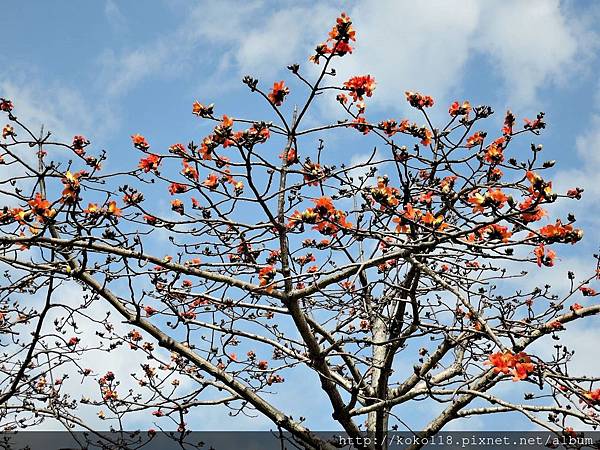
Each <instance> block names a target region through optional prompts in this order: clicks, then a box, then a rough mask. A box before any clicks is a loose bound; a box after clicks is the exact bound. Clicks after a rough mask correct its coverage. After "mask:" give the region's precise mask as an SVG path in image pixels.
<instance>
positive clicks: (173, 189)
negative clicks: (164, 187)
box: [169, 183, 187, 195]
mask: <svg viewBox="0 0 600 450" xmlns="http://www.w3.org/2000/svg"><path fill="white" fill-rule="evenodd" d="M185 191H187V186H186V185H184V184H179V183H171V185H170V186H169V193H170V194H171V195H175V194H182V193H184V192H185Z"/></svg>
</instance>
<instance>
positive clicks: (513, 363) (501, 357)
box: [485, 350, 535, 381]
mask: <svg viewBox="0 0 600 450" xmlns="http://www.w3.org/2000/svg"><path fill="white" fill-rule="evenodd" d="M485 364H486V365H489V366H493V367H494V372H496V373H503V374H505V375H508V374H511V375H512V376H513V381H520V380H524V379H526V378H527V377H528V376H529V374H531V373H533V371H534V370H535V364H533V363H532V362H531V358H530V357H529V355H527V354H526V353H524V352H520V353H517V354H514V353H513V352H511V351H509V350H507V351H505V352H497V353H493V354H491V355H490V356H489V358H488V360H487V361H486V363H485Z"/></svg>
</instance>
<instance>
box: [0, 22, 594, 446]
mask: <svg viewBox="0 0 600 450" xmlns="http://www.w3.org/2000/svg"><path fill="white" fill-rule="evenodd" d="M354 41H355V31H354V29H353V28H352V22H351V20H350V18H349V17H348V16H347V15H345V14H342V15H341V16H340V17H339V18H338V19H337V22H336V24H335V25H334V27H333V29H332V30H331V32H330V33H329V37H328V39H327V40H326V41H325V42H324V43H322V44H320V45H318V46H317V47H316V50H315V54H314V55H313V56H311V57H310V60H311V63H312V64H315V65H316V68H317V69H319V70H318V73H317V75H316V77H315V78H314V79H313V78H312V77H311V76H309V75H306V74H304V73H303V71H301V68H300V66H299V65H291V66H289V67H288V69H289V70H290V72H291V75H290V77H291V78H293V79H295V80H296V81H297V83H296V84H297V88H296V89H295V93H294V94H295V95H297V96H298V98H302V100H301V101H298V103H296V105H298V106H295V107H292V102H291V101H290V97H288V95H290V89H289V87H288V85H287V84H286V83H285V82H284V81H280V82H276V83H274V84H273V87H272V88H269V87H267V88H266V89H263V87H262V85H261V84H260V83H259V81H258V80H256V79H254V78H252V77H246V78H244V80H243V82H244V83H245V84H246V85H247V86H248V87H249V88H250V91H251V92H252V93H253V94H255V95H256V96H257V97H258V98H260V99H262V100H264V101H265V102H266V103H267V104H268V105H270V107H271V110H272V114H271V115H270V117H268V118H267V119H266V120H264V121H262V120H255V119H243V118H239V117H235V116H228V115H221V114H220V113H219V114H217V113H216V112H215V111H216V107H214V106H213V105H212V104H210V105H205V104H201V103H199V102H195V103H194V104H193V114H195V115H196V116H198V119H199V120H201V121H203V122H204V123H213V124H214V126H213V128H212V131H211V132H210V133H208V135H206V136H204V137H202V138H201V139H200V140H189V142H188V143H187V144H182V143H176V142H177V141H178V140H182V139H184V138H183V137H181V136H173V138H172V139H173V142H174V143H173V145H171V146H170V147H169V148H168V149H160V148H155V147H154V146H152V145H151V144H150V143H149V142H148V140H147V139H146V138H145V137H144V136H142V135H140V134H133V136H132V141H133V149H132V150H131V151H132V152H139V153H140V157H139V158H140V160H139V165H138V166H137V167H129V168H124V167H118V170H115V171H113V172H111V173H105V171H103V170H102V163H103V162H104V160H105V159H107V158H109V157H112V159H111V161H113V164H112V166H113V167H114V166H119V164H118V161H116V164H115V160H118V156H117V155H111V154H110V153H111V152H110V151H109V152H107V153H95V155H96V156H93V155H94V152H93V151H92V150H91V148H92V147H91V144H90V142H89V141H88V140H87V139H86V138H85V137H83V136H75V137H74V138H73V141H72V142H70V143H61V142H55V141H53V139H52V138H51V135H50V133H46V134H38V133H37V132H36V131H35V130H31V129H30V128H28V126H27V125H25V124H24V123H23V122H22V121H21V120H20V119H18V117H17V115H16V111H17V109H15V110H13V103H12V102H11V101H10V100H7V99H2V100H1V103H0V109H1V110H2V111H4V112H5V113H6V115H7V118H8V121H9V124H8V125H6V126H5V127H4V129H3V131H2V138H3V141H2V143H1V144H0V147H1V151H2V155H1V157H2V163H3V164H4V169H3V172H2V173H3V179H2V197H3V198H2V202H3V203H4V206H3V209H2V210H1V212H0V230H1V233H0V245H1V249H2V250H1V257H0V261H1V262H2V265H3V267H4V270H5V272H4V277H3V281H2V286H1V288H0V293H1V299H0V302H1V303H0V309H1V312H0V332H1V333H2V345H3V353H2V355H1V359H2V362H1V365H0V367H1V372H2V381H1V382H0V387H1V389H2V390H1V394H0V398H1V400H0V405H2V406H1V407H0V411H1V413H0V416H1V417H2V422H3V426H4V427H5V428H25V427H28V426H31V425H33V424H36V423H39V422H40V421H41V420H42V419H44V418H54V419H57V420H60V421H61V422H63V423H64V424H65V425H66V426H73V425H77V426H79V427H83V428H85V427H89V426H90V425H89V424H88V423H86V422H85V421H84V420H83V419H82V418H81V416H82V415H81V414H80V412H81V410H82V409H83V408H95V411H96V412H97V414H98V416H99V417H100V418H102V419H104V420H106V421H107V423H108V424H110V426H111V427H117V428H118V427H119V426H123V424H124V423H126V422H124V418H125V417H126V416H127V415H129V414H132V415H134V414H136V415H145V417H147V421H148V422H152V423H155V424H156V425H155V427H160V428H166V429H174V428H177V429H178V432H180V433H186V432H187V431H188V430H191V429H194V423H193V422H191V423H188V421H187V420H186V416H188V414H190V413H191V412H193V411H194V410H195V409H197V408H202V407H205V408H215V407H217V406H216V405H221V407H227V408H230V410H231V413H232V414H239V413H247V414H260V415H262V416H265V417H267V418H268V419H270V420H271V421H272V422H273V426H274V427H276V428H278V429H280V430H283V431H287V432H289V433H291V434H292V436H293V437H294V438H295V439H296V440H297V441H298V442H299V443H300V444H301V445H303V446H304V447H306V448H323V449H325V448H333V444H331V443H329V442H326V441H324V440H321V439H320V438H319V437H317V436H316V435H315V434H314V433H313V432H312V431H311V429H310V427H309V423H310V422H311V421H314V420H315V418H314V417H312V418H311V417H308V419H307V420H304V419H300V418H298V417H293V412H292V411H285V410H281V409H279V408H278V407H277V406H276V405H277V403H278V402H277V399H278V397H277V396H275V395H273V394H274V393H279V395H280V396H283V395H285V391H286V389H285V388H286V379H287V380H290V379H293V378H294V377H298V376H302V377H306V376H312V377H313V378H312V379H314V381H315V383H314V390H315V395H316V396H318V393H319V392H320V393H321V395H322V396H323V397H324V398H325V399H327V402H328V404H329V411H327V412H326V413H327V414H331V417H332V418H333V420H334V421H335V422H337V424H338V426H339V427H340V429H343V430H344V432H345V433H347V434H348V435H349V436H350V437H359V436H361V433H363V432H365V431H366V432H369V433H371V434H372V435H374V436H375V437H378V438H379V439H378V440H377V442H378V443H377V444H376V445H375V444H373V445H374V446H375V447H376V448H382V447H385V443H384V442H385V440H384V439H381V438H382V437H383V436H384V435H385V433H386V432H387V430H389V429H401V430H403V429H405V428H404V427H410V426H411V425H410V423H409V422H410V421H409V420H408V419H407V418H405V417H402V416H400V417H398V416H397V415H396V414H395V411H397V410H398V408H399V407H402V405H411V404H415V405H416V404H417V403H416V402H417V401H423V400H427V399H428V400H429V401H430V402H431V403H432V404H436V405H438V412H437V413H435V414H433V415H432V417H431V419H430V422H429V424H427V425H426V426H425V427H424V428H422V429H415V430H413V431H415V432H417V433H420V435H421V436H424V437H428V436H433V435H435V434H436V433H437V432H439V431H440V430H442V429H443V428H444V427H445V426H446V425H447V424H449V423H450V422H453V421H456V420H460V419H465V418H468V417H470V416H472V415H481V414H500V413H506V412H517V413H519V414H521V415H522V416H523V417H524V420H526V421H531V422H534V423H535V424H537V426H539V427H542V428H544V429H548V430H553V431H556V432H559V433H562V432H565V430H567V432H569V430H570V429H571V428H569V427H577V426H579V425H582V424H583V425H586V426H596V425H598V423H599V420H598V416H597V412H598V408H599V405H600V389H599V387H598V386H597V378H593V377H582V376H573V375H571V374H570V372H569V370H568V363H569V361H570V359H571V356H572V355H571V353H570V352H569V351H568V349H567V347H566V345H564V344H560V341H559V339H560V338H561V337H562V336H563V335H565V333H566V331H565V330H567V331H568V329H569V326H570V324H571V323H572V322H574V321H578V320H581V319H583V318H585V317H591V316H595V315H597V314H598V313H600V304H594V303H590V302H589V300H591V298H585V297H593V296H595V295H596V292H595V291H594V290H593V288H592V287H590V282H592V280H593V279H594V278H595V277H596V270H595V267H594V268H593V269H594V270H591V272H593V273H590V274H589V276H588V277H583V278H581V276H580V275H575V274H573V273H569V278H570V281H569V283H567V284H570V287H569V288H567V289H566V292H564V293H563V294H564V295H562V296H560V297H559V296H558V295H556V294H553V293H551V291H550V289H549V286H535V285H533V284H532V282H531V281H530V280H528V279H527V277H525V273H526V272H524V271H523V266H524V265H527V266H530V267H531V270H542V271H543V270H549V269H548V267H551V266H553V265H554V264H555V262H557V261H560V258H559V257H558V256H557V254H558V255H560V250H559V249H558V247H560V246H563V245H570V244H575V243H577V242H578V241H579V240H580V239H581V238H582V232H581V231H580V230H578V229H577V228H575V227H574V222H575V218H574V217H573V216H572V215H568V216H567V217H547V216H548V214H547V212H546V209H547V208H548V205H551V204H554V203H556V202H559V201H563V200H565V199H567V198H570V199H579V198H580V197H581V193H582V190H581V189H579V188H573V189H572V190H569V191H568V192H566V193H560V192H553V190H552V183H551V182H550V181H549V179H548V178H547V176H546V175H545V173H546V172H547V169H550V168H551V167H552V166H553V165H554V162H553V161H550V162H542V161H540V160H539V158H540V154H541V152H542V147H541V145H538V144H537V143H533V144H530V142H528V141H527V142H524V141H526V140H527V138H528V137H529V138H537V136H538V135H539V134H540V132H541V131H542V129H543V128H545V126H546V124H545V122H544V114H543V113H540V114H538V115H537V118H536V119H534V120H527V119H525V123H524V126H519V125H517V123H518V121H517V119H516V118H515V116H514V115H513V114H512V113H511V112H510V111H509V112H507V113H506V115H505V118H504V125H503V127H502V128H501V129H500V130H491V131H490V130H489V129H488V130H486V128H485V125H484V122H485V119H487V118H489V117H490V116H491V115H492V113H493V111H492V109H491V108H490V107H488V106H477V107H474V106H472V105H471V104H470V103H469V102H468V101H457V102H454V103H453V104H452V105H450V107H449V110H448V119H447V120H446V121H445V123H443V124H441V125H439V126H434V125H433V124H432V123H431V121H430V115H429V114H428V112H427V111H428V110H429V109H430V108H432V107H434V100H433V99H432V98H431V97H430V96H427V95H423V94H419V93H415V92H406V100H407V101H408V103H409V104H410V106H412V107H413V108H414V111H415V115H416V116H418V119H417V120H418V122H413V121H411V120H408V119H403V120H396V119H391V118H382V119H384V120H379V119H374V118H372V117H369V118H368V116H367V115H366V113H365V111H366V103H367V102H368V98H369V97H371V96H372V95H373V93H374V91H375V86H376V84H375V79H374V78H373V77H372V76H370V75H362V76H354V77H352V78H350V79H349V80H346V81H343V82H341V84H340V83H338V82H337V81H336V72H335V69H334V64H335V62H336V61H337V60H338V59H339V58H342V57H347V55H348V54H350V53H352V51H353V45H354ZM309 73H312V71H309ZM332 97H335V99H336V100H337V104H339V108H340V113H339V114H341V115H342V117H341V119H340V120H337V121H335V122H333V123H328V124H323V125H318V126H314V125H313V126H309V127H306V126H303V124H304V123H305V122H306V120H305V119H306V117H307V116H309V111H311V108H312V107H313V106H314V105H315V104H316V102H317V100H319V99H321V98H324V99H327V98H329V99H331V98H332ZM333 104H334V105H335V104H336V103H335V102H333ZM314 120H315V119H314V117H312V118H311V121H312V122H313V123H314ZM421 123H422V124H423V125H420V124H421ZM332 134H337V135H339V139H341V141H338V142H343V147H344V148H326V146H325V142H326V141H325V138H326V137H327V136H331V135H332ZM346 142H348V144H346ZM348 145H351V146H352V149H353V151H354V152H356V151H362V152H363V153H364V155H365V156H364V158H363V159H361V160H360V162H357V163H350V164H349V163H348V161H347V160H346V159H345V158H344V156H345V154H347V153H348V151H347V150H346V149H345V148H346V147H347V146H348ZM371 149H374V150H371ZM150 196H152V199H156V198H159V199H163V198H164V199H167V200H168V202H169V204H170V210H168V209H167V208H163V209H162V210H161V208H160V201H149V200H148V198H150ZM528 270H529V269H528ZM69 285H70V286H76V288H77V289H80V290H81V296H80V297H79V298H76V299H70V300H69V299H66V298H65V297H64V295H63V294H60V292H61V289H63V287H64V286H69ZM581 296H583V297H584V298H580V297H581ZM578 302H581V304H580V303H578ZM98 311H101V312H102V313H98ZM86 330H100V331H95V333H86ZM538 342H542V343H545V344H544V346H547V347H552V345H557V346H556V351H555V352H554V353H552V352H546V353H545V354H540V353H539V352H535V351H532V350H531V349H532V347H535V345H537V343H538ZM557 342H558V344H557ZM551 344H552V345H551ZM535 348H537V349H540V348H541V347H540V346H538V347H535ZM132 352H136V353H135V354H136V355H140V354H143V356H144V359H145V361H146V362H145V363H144V364H141V365H140V366H139V367H133V368H131V370H133V371H134V373H133V374H129V373H116V372H114V371H113V369H112V368H111V361H115V360H116V359H117V358H130V357H132V356H130V355H133V353H132ZM90 356H93V359H92V358H91V357H90ZM90 361H91V362H92V363H96V366H92V365H89V366H88V365H84V364H91V363H90ZM84 362H85V363H84ZM308 374H312V375H308ZM590 375H593V374H590ZM82 380H83V382H86V380H89V382H90V383H91V385H92V386H93V385H95V388H93V389H91V388H90V389H89V392H86V395H84V396H83V397H82V398H76V397H75V396H73V395H72V394H71V393H70V392H71V391H69V386H73V385H79V383H81V382H82ZM288 383H289V381H288ZM504 384H512V386H513V387H514V389H512V391H514V392H515V395H512V396H509V397H506V396H501V395H499V394H497V393H496V391H497V389H496V388H497V386H500V385H504ZM84 385H85V384H84ZM89 385H90V384H89V383H88V386H89ZM126 386H132V387H129V388H127V387H126ZM431 410H432V411H434V409H431ZM316 414H325V411H322V410H321V411H318V412H316ZM153 432H154V431H153V430H150V433H153Z"/></svg>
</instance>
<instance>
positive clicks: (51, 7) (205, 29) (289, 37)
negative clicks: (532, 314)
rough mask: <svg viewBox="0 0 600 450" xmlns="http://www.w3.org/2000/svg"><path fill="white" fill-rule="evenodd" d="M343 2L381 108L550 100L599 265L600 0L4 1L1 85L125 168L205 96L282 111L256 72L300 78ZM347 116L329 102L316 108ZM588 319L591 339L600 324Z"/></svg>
mask: <svg viewBox="0 0 600 450" xmlns="http://www.w3.org/2000/svg"><path fill="white" fill-rule="evenodd" d="M75 5H76V6H75ZM142 5H143V7H142ZM342 10H345V11H347V12H348V14H349V15H350V16H351V17H352V18H353V21H354V25H355V28H356V30H357V45H356V51H355V53H354V54H353V55H351V56H349V57H347V58H344V61H343V62H341V63H340V64H339V66H338V67H336V69H338V72H339V73H340V81H341V80H343V79H345V78H344V77H345V76H347V75H359V74H365V73H370V74H372V75H373V76H374V77H375V79H376V80H377V81H378V86H377V89H376V92H375V95H374V97H373V98H372V99H371V100H370V101H369V110H368V112H369V114H372V115H373V117H375V119H374V121H378V120H381V119H387V118H391V117H395V118H401V117H404V116H405V115H407V114H409V111H408V107H407V105H406V103H405V102H404V100H403V96H404V95H403V93H404V91H405V90H413V91H421V92H424V93H426V94H429V95H432V96H433V97H434V98H435V99H436V101H438V103H439V104H442V105H446V104H450V103H451V102H452V101H454V100H461V99H468V100H470V101H471V103H472V104H482V103H484V104H489V105H490V106H492V107H493V108H494V110H496V112H497V113H498V118H497V120H501V118H502V116H503V112H504V111H505V110H506V109H507V108H510V109H512V110H513V111H514V112H515V113H516V114H517V117H518V118H519V120H522V119H523V118H524V117H528V118H534V117H535V115H536V114H537V112H538V111H540V110H543V111H545V112H546V113H547V116H546V119H547V122H548V129H547V131H546V132H545V133H544V135H543V137H542V139H540V142H542V143H543V144H544V146H545V150H544V155H545V156H544V158H545V159H556V160H557V161H558V162H559V164H557V166H556V169H555V171H554V181H555V184H556V187H557V190H561V189H566V188H567V187H572V186H574V185H579V186H581V187H584V188H585V190H586V192H585V194H584V200H582V201H581V202H580V203H578V204H577V205H575V207H574V209H573V208H571V209H573V210H574V211H575V213H576V215H577V216H578V218H579V219H580V221H581V226H582V227H583V228H584V230H585V232H586V236H585V238H584V241H583V243H582V245H581V246H579V248H578V249H569V250H568V251H566V253H565V254H564V255H563V256H562V257H563V260H564V262H565V263H567V262H568V263H569V264H570V265H571V266H573V267H585V264H586V263H585V261H586V258H587V255H589V254H590V253H591V252H593V251H595V250H596V249H597V247H598V243H599V238H600V233H599V232H598V231H597V230H598V229H599V227H598V225H600V222H599V220H598V214H597V212H598V211H599V209H598V206H599V205H600V204H599V201H598V198H599V194H600V187H599V185H598V181H599V178H600V175H599V174H600V144H599V142H600V94H599V88H600V76H599V75H598V74H599V73H600V58H599V55H600V47H599V44H600V39H599V33H600V27H598V25H597V24H598V23H600V7H599V6H598V4H597V3H596V2H593V1H589V2H587V1H563V2H560V1H554V0H540V1H537V0H530V1H527V2H525V1H518V0H513V1H496V2H492V1H475V0H472V1H456V2H453V1H431V2H420V1H398V0H379V1H371V2H368V1H364V2H357V1H349V2H337V1H330V2H308V1H277V2H269V1H237V2H236V1H219V2H215V1H204V2H191V1H183V0H170V1H167V0H154V1H145V2H139V1H133V0H130V1H125V0H124V1H120V2H118V1H116V0H107V1H95V2H72V1H63V0H57V1H53V2H47V1H30V2H19V4H17V3H16V2H13V3H10V4H6V5H3V12H2V15H3V18H2V22H3V36H4V37H3V39H2V40H1V41H0V56H1V57H2V70H0V96H3V97H8V98H11V99H12V100H13V101H14V103H15V106H16V111H17V113H18V115H19V117H20V118H21V119H23V120H24V121H25V122H26V123H29V124H33V126H34V127H37V126H39V124H41V123H44V124H45V125H46V128H49V129H51V130H53V131H54V132H55V133H56V134H57V136H58V137H61V138H63V139H66V140H70V138H71V137H72V136H73V135H75V134H84V135H86V136H87V137H88V138H90V140H91V141H92V143H93V145H94V147H95V148H96V149H99V148H104V149H106V150H107V152H108V156H109V161H108V163H107V164H108V165H109V166H110V167H111V168H118V167H126V166H128V167H131V165H132V164H136V163H137V160H138V159H139V154H138V153H135V152H132V151H131V146H130V139H129V136H130V135H131V134H134V133H141V134H144V135H145V136H146V137H147V138H148V139H149V140H150V142H152V143H153V145H155V146H156V147H158V148H166V147H167V146H168V145H170V144H172V143H174V142H187V141H189V140H190V139H195V140H199V139H200V138H201V137H202V136H204V134H205V133H206V131H207V128H205V127H204V126H203V125H201V124H200V122H199V121H198V120H197V118H195V117H193V116H192V115H191V104H192V102H193V101H194V100H196V99H197V100H199V101H201V102H202V103H211V102H215V103H216V104H217V110H218V111H219V112H220V113H231V114H233V115H246V116H248V115H250V116H252V117H254V118H264V119H265V120H273V119H274V117H271V116H269V114H270V113H269V112H268V110H267V109H265V108H264V107H263V106H260V104H259V103H258V102H256V101H254V99H253V98H252V97H251V96H250V94H249V93H248V91H247V88H246V87H245V86H243V85H242V84H241V82H240V80H241V78H242V76H243V75H245V74H252V75H253V76H256V77H258V78H259V79H261V81H262V84H263V85H264V86H267V85H271V84H272V82H273V81H278V80H280V79H288V80H290V77H288V76H287V71H286V70H285V66H286V65H288V64H290V63H294V62H299V63H301V64H302V65H303V66H309V63H308V61H307V57H308V55H309V54H310V53H311V51H312V49H313V48H314V46H315V44H317V43H318V42H320V41H322V40H323V39H324V36H325V34H326V33H327V31H328V30H329V28H330V26H331V24H332V23H333V21H334V20H335V17H336V16H337V15H338V14H339V12H340V11H342ZM308 70H309V71H310V70H311V69H308ZM291 87H292V90H293V87H294V85H293V84H292V85H291ZM292 98H293V97H292ZM291 104H293V102H290V105H291ZM439 111H440V113H441V114H445V111H446V108H445V107H441V108H440V109H439ZM288 112H289V111H288ZM332 117H333V116H332V108H331V104H330V103H328V102H322V103H321V104H320V106H319V107H318V108H317V110H316V111H315V112H314V113H313V115H312V116H311V117H310V118H309V119H310V120H313V121H315V122H316V121H323V120H331V118H332ZM524 145H528V144H524ZM331 151H332V152H333V153H332V157H333V158H334V159H335V157H339V158H342V157H343V158H346V159H347V158H356V159H358V158H360V157H361V155H362V154H363V150H361V149H360V148H356V149H350V150H348V149H346V148H344V149H342V148H339V147H336V146H335V143H334V145H332V147H331ZM336 152H337V153H336ZM342 152H343V153H342ZM349 152H350V153H349ZM571 205H572V204H571ZM557 270H558V269H557ZM545 276H547V275H545ZM580 333H583V334H582V335H581V339H583V338H584V337H585V339H586V341H587V342H589V341H590V339H591V340H592V342H593V339H596V338H598V336H596V335H589V333H590V331H589V330H587V329H586V330H581V331H580ZM574 340H575V341H577V338H574ZM598 369H599V370H600V366H599V367H598ZM293 391H295V392H290V393H289V395H290V397H289V398H287V399H285V400H282V401H283V402H284V403H289V404H294V403H295V402H296V399H295V397H294V396H295V395H298V396H300V395H301V394H302V391H303V387H302V385H298V386H297V388H296V389H293ZM296 403H297V402H296ZM302 405H303V407H302V408H300V410H305V413H306V411H307V410H308V411H309V410H310V409H311V405H310V404H308V403H306V402H302ZM301 412H302V411H301ZM326 416H328V414H327V415H326ZM240 420H241V419H240ZM312 420H313V421H312V422H311V424H312V425H313V426H316V427H326V426H327V424H328V423H329V421H328V419H327V418H326V417H324V418H323V419H322V420H320V419H319V418H313V419H312ZM211 422H212V423H217V420H216V419H212V420H211ZM241 426H244V427H245V426H247V424H246V425H241ZM248 426H249V425H248ZM260 426H261V427H262V426H264V424H263V425H260ZM481 426H482V425H481ZM472 428H473V427H472Z"/></svg>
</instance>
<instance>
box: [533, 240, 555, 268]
mask: <svg viewBox="0 0 600 450" xmlns="http://www.w3.org/2000/svg"><path fill="white" fill-rule="evenodd" d="M533 254H534V255H535V257H536V259H537V265H538V266H539V267H542V265H544V266H546V267H552V266H553V265H554V258H556V253H555V252H554V251H553V250H548V251H546V250H545V248H544V244H540V245H539V246H537V247H536V248H535V250H534V251H533Z"/></svg>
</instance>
